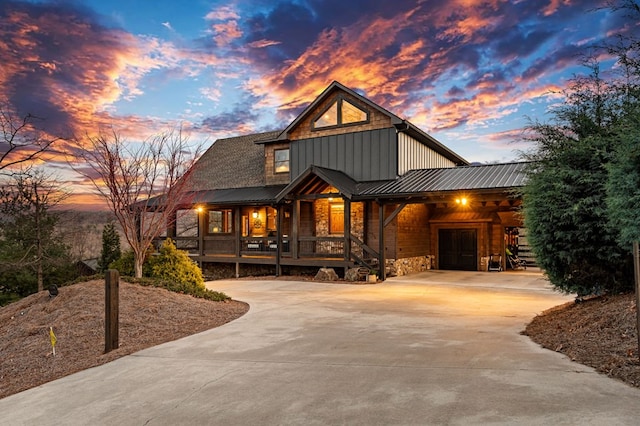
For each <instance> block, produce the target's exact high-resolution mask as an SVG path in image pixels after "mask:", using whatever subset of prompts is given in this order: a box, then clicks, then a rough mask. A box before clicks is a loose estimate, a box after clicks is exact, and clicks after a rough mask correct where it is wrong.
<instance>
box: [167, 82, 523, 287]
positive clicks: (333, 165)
mask: <svg viewBox="0 0 640 426" xmlns="http://www.w3.org/2000/svg"><path fill="white" fill-rule="evenodd" d="M524 166H525V165H524V164H523V163H508V164H490V165H477V166H472V165H470V164H469V163H468V162H467V161H466V160H465V159H464V158H462V157H461V156H459V155H458V154H456V153H455V152H453V151H452V150H450V149H449V148H447V147H446V146H444V145H443V144H442V143H440V142H438V141H437V140H436V139H434V138H433V137H431V136H429V135H428V134H427V133H425V132H424V131H422V130H421V129H419V128H418V127H416V126H415V125H413V124H412V123H410V122H409V121H406V120H404V119H402V118H400V117H398V116H396V115H395V114H393V113H391V112H389V111H387V110H386V109H384V108H382V107H381V106H379V105H377V104H375V103H374V102H372V101H370V100H369V99H367V98H365V97H364V96H361V95H360V94H358V93H356V92H355V91H353V90H351V89H349V88H347V87H345V86H343V85H342V84H340V83H338V82H333V83H332V84H331V85H329V86H328V87H327V88H326V89H325V90H324V91H323V92H322V93H321V94H320V95H319V96H318V97H317V98H316V99H315V100H314V101H313V102H311V104H309V106H308V107H307V108H306V109H305V110H304V111H303V112H302V113H301V114H300V115H299V116H298V117H297V118H296V119H295V120H294V121H293V122H292V123H291V124H290V125H289V126H288V127H287V128H285V129H284V130H281V131H275V132H267V133H259V134H252V135H244V136H238V137H232V138H227V139H220V140H217V141H216V142H215V143H214V144H213V145H212V146H211V147H210V148H209V149H208V151H206V152H205V153H204V154H203V155H202V157H201V158H200V159H199V160H198V162H197V163H196V165H195V166H194V168H193V169H192V171H191V173H190V179H192V183H193V185H194V191H195V192H194V193H195V198H194V199H193V201H192V202H191V203H190V205H189V206H185V210H184V211H182V212H179V213H178V215H179V216H180V215H181V214H184V213H185V212H192V213H193V216H192V217H194V219H193V223H192V226H188V225H186V224H185V223H188V220H182V221H181V220H177V224H176V226H175V227H173V228H172V229H170V230H169V231H168V232H169V235H170V236H172V237H173V238H174V239H175V240H176V243H177V245H178V247H179V248H183V249H186V250H189V252H190V253H191V255H192V256H193V258H194V259H195V260H196V261H197V262H199V264H200V265H202V267H203V269H204V270H205V272H207V271H208V270H213V269H217V270H220V269H225V268H226V269H225V270H226V271H227V272H228V274H229V275H236V276H240V275H245V274H248V273H249V272H248V271H254V270H255V268H263V269H264V270H266V271H271V272H270V273H271V274H273V273H275V274H276V275H279V274H280V273H282V272H283V270H286V269H287V268H295V267H333V268H337V270H338V271H342V270H345V271H346V269H347V268H351V267H354V266H358V265H360V266H364V267H366V268H369V269H375V270H377V272H378V275H379V276H380V277H381V278H382V279H384V278H385V276H386V275H387V274H388V273H389V272H390V271H394V272H395V273H398V274H406V273H409V272H413V271H420V270H425V269H429V268H435V269H457V270H478V271H486V270H487V266H488V259H489V256H490V255H491V254H494V253H499V254H504V252H505V245H507V244H508V245H511V246H515V247H516V248H517V245H518V243H517V238H518V235H519V234H521V232H522V228H521V226H522V224H521V220H520V218H519V216H518V214H517V210H518V207H519V206H520V204H521V200H520V199H519V198H518V197H517V196H516V195H515V194H514V189H517V188H518V187H521V186H522V185H523V182H524ZM196 212H197V213H196ZM196 214H197V220H196V219H195V217H196ZM185 217H188V216H185ZM196 221H197V226H195V225H196ZM503 257H504V256H503ZM503 262H504V260H503ZM380 265H385V267H380Z"/></svg>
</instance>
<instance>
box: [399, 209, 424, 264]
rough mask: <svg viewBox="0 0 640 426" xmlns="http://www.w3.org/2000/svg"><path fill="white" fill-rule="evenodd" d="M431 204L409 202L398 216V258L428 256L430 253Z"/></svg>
mask: <svg viewBox="0 0 640 426" xmlns="http://www.w3.org/2000/svg"><path fill="white" fill-rule="evenodd" d="M428 219H429V206H428V205H426V204H409V205H407V206H406V207H405V208H404V209H403V210H402V211H401V212H400V214H399V215H398V217H397V219H396V220H397V233H398V243H397V254H396V258H397V259H403V258H406V257H416V256H426V255H428V254H430V253H429V246H430V244H429V243H430V241H429V238H430V235H429V231H430V230H429V226H427V224H428V223H429V222H428Z"/></svg>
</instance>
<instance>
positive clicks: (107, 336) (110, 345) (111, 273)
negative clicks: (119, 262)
mask: <svg viewBox="0 0 640 426" xmlns="http://www.w3.org/2000/svg"><path fill="white" fill-rule="evenodd" d="M104 278H105V281H104V289H105V292H104V307H105V309H104V353H108V352H111V351H112V350H114V349H118V347H119V346H120V337H119V326H118V323H119V318H120V274H119V272H118V271H117V270H115V269H109V270H108V271H107V272H106V274H105V276H104Z"/></svg>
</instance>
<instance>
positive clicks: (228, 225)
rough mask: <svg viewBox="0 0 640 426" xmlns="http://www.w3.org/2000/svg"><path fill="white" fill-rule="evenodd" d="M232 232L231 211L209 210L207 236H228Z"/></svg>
mask: <svg viewBox="0 0 640 426" xmlns="http://www.w3.org/2000/svg"><path fill="white" fill-rule="evenodd" d="M232 231H233V214H232V211H231V209H224V210H209V234H229V233H231V232H232Z"/></svg>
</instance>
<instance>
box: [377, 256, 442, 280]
mask: <svg viewBox="0 0 640 426" xmlns="http://www.w3.org/2000/svg"><path fill="white" fill-rule="evenodd" d="M387 263H388V264H390V266H391V269H392V270H393V269H395V275H397V276H399V277H401V276H403V275H408V274H412V273H415V272H424V271H428V270H429V269H432V268H433V266H432V265H433V263H432V256H430V255H429V256H416V257H406V258H404V259H394V260H392V259H389V260H388V261H387Z"/></svg>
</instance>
